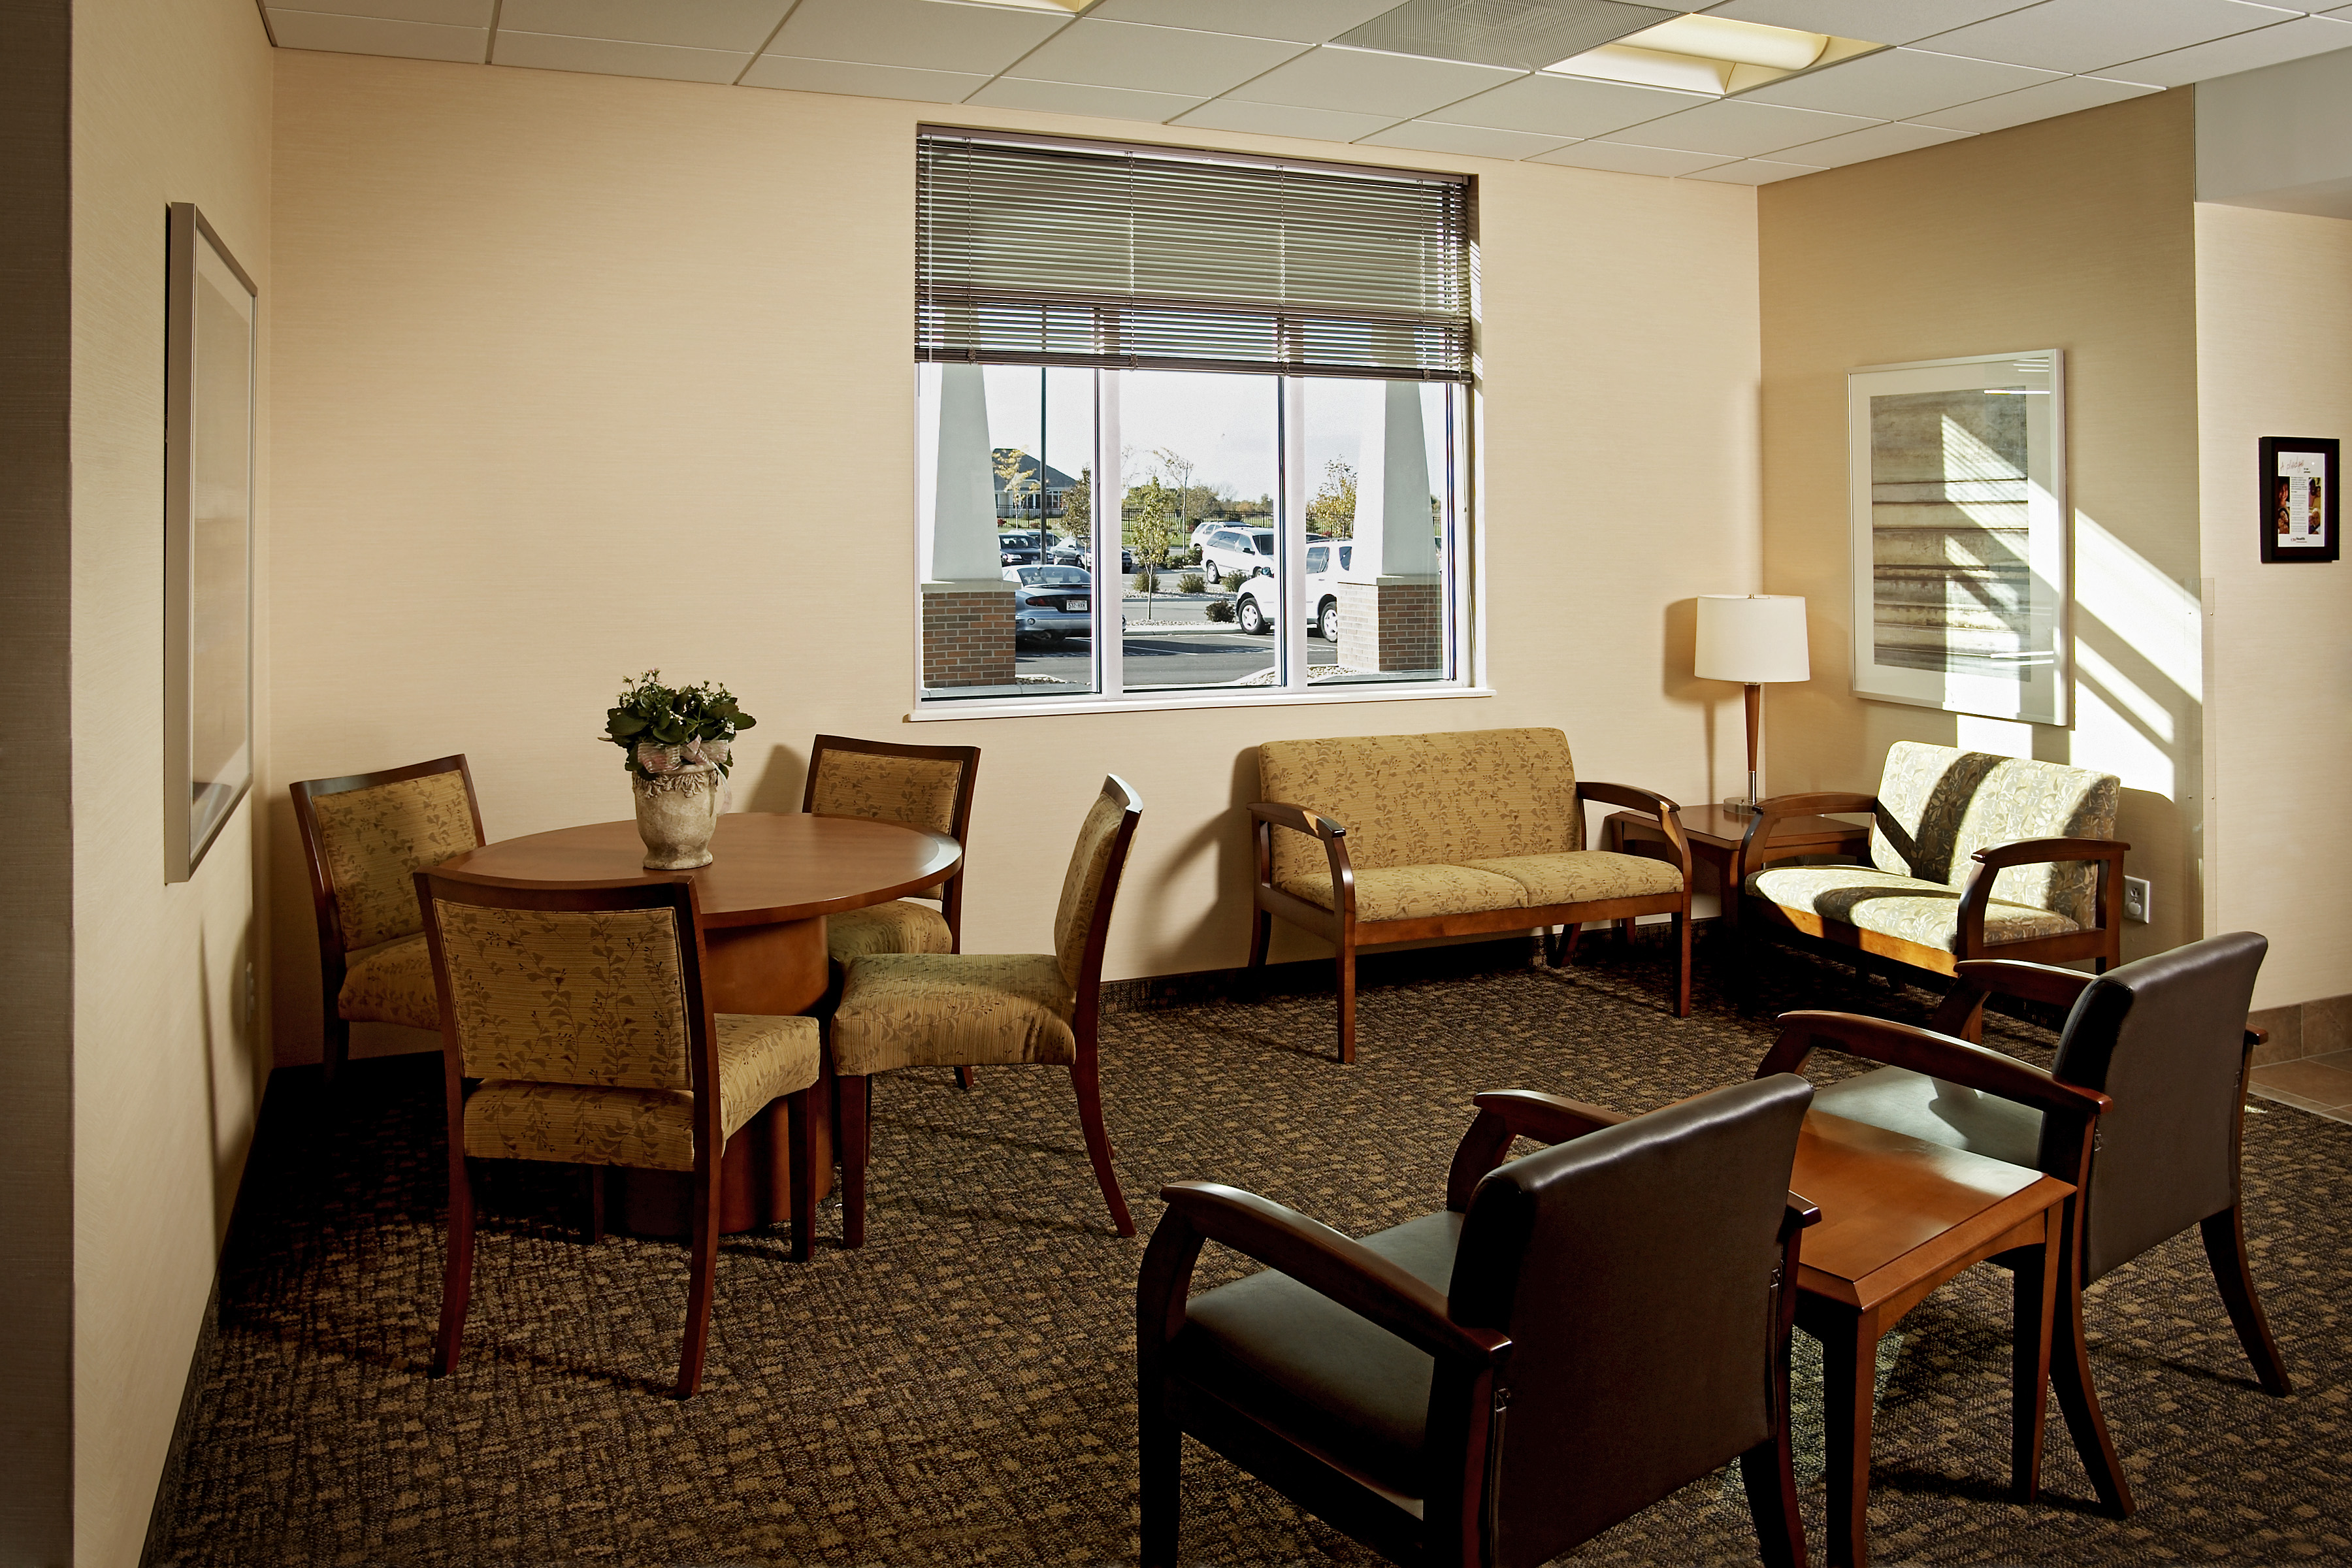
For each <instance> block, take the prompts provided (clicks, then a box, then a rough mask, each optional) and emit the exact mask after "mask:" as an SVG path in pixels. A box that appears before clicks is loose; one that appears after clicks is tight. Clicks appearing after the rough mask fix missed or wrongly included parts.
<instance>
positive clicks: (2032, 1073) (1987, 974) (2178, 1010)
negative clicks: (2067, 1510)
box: [1756, 931, 2293, 1515]
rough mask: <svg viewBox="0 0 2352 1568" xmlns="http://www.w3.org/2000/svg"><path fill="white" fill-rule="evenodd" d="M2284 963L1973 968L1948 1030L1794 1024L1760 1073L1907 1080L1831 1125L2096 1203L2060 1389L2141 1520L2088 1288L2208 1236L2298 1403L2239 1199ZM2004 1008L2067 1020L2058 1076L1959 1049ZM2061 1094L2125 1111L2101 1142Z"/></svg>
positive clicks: (1840, 1017) (1857, 1020)
mask: <svg viewBox="0 0 2352 1568" xmlns="http://www.w3.org/2000/svg"><path fill="white" fill-rule="evenodd" d="M2269 946H2270V943H2269V942H2267V941H2266V940H2265V939H2263V937H2261V936H2258V935H2256V934H2254V933H2253V932H2252V931H2235V932H2232V933H2231V934H2230V935H2227V936H2216V937H2208V938H2207V939H2205V940H2204V941H2202V942H2190V943H2189V944H2188V945H2187V946H2186V947H2178V948H2174V949H2173V950H2172V951H2171V952H2160V953H2158V954H2156V955H2154V956H2153V957H2149V958H2142V959H2136V960H2134V961H2133V962H2131V963H2126V964H2124V965H2123V966H2122V967H2120V968H2117V969H2113V970H2110V971H2108V972H2107V973H2105V974H2104V975H2097V976H2094V975H2088V974H2080V973H2075V972H2074V971H2073V970H2067V969H2054V968H2052V967H2050V966H2048V965H2045V964H2039V963H2014V962H2011V961H2008V960H2000V959H1981V960H1977V961H1973V962H1969V963H1962V964H1960V965H1959V978H1958V984H1957V985H1955V986H1954V987H1953V989H1952V991H1951V994H1949V995H1948V996H1947V997H1946V998H1945V1000H1944V1004H1943V1005H1942V1006H1941V1007H1940V1008H1939V1009H1938V1010H1937V1014H1936V1016H1935V1018H1934V1019H1933V1020H1932V1023H1933V1027H1931V1028H1927V1029H1919V1028H1913V1027H1911V1026H1907V1025H1903V1024H1895V1023H1889V1022H1886V1021H1885V1020H1883V1019H1876V1018H1863V1017H1857V1016H1853V1015H1851V1014H1843V1013H1788V1014H1783V1015H1782V1016H1781V1019H1780V1023H1781V1033H1780V1040H1779V1042H1778V1043H1777V1044H1776V1045H1774V1047H1772V1050H1771V1052H1770V1053H1769V1055H1767V1056H1766V1057H1765V1058H1764V1060H1763V1063H1762V1064H1761V1065H1760V1066H1759V1067H1758V1068H1757V1069H1756V1070H1757V1073H1758V1074H1759V1076H1764V1075H1769V1074H1778V1073H1787V1072H1794V1071H1796V1070H1797V1069H1798V1068H1800V1067H1801V1066H1802V1065H1803V1063H1804V1060H1805V1058H1806V1056H1807V1054H1808V1053H1809V1052H1810V1051H1811V1050H1812V1049H1813V1048H1814V1047H1817V1046H1818V1047H1827V1048H1830V1049H1834V1050H1838V1051H1843V1052H1844V1053H1846V1054H1848V1055H1852V1056H1858V1057H1862V1058H1865V1059H1867V1060H1871V1061H1877V1062H1885V1063H1888V1064H1891V1065H1889V1066H1885V1067H1882V1068H1878V1069H1877V1070H1876V1071H1874V1072H1867V1073H1864V1074H1861V1075H1860V1076H1858V1077H1854V1078H1849V1079H1841V1080H1840V1081H1838V1082H1836V1083H1832V1084H1829V1085H1826V1086H1824V1087H1823V1088H1822V1089H1820V1090H1819V1091H1818V1092H1817V1094H1816V1095H1815V1097H1814V1100H1813V1104H1814V1106H1815V1108H1816V1109H1818V1110H1822V1111H1825V1112H1828V1113H1830V1114H1832V1115H1836V1116H1842V1117H1844V1118H1846V1119H1847V1120H1848V1121H1861V1122H1866V1123H1868V1124H1869V1125H1871V1126H1874V1127H1883V1128H1885V1129H1887V1130H1889V1131H1895V1132H1902V1133H1906V1134H1908V1135H1909V1136H1911V1137H1914V1138H1921V1139H1925V1140H1927V1142H1934V1143H1942V1144H1946V1145H1948V1146H1949V1147H1952V1148H1955V1149H1965V1150H1968V1151H1969V1152H1971V1153H1977V1154H1983V1155H1987V1156H1989V1157H1990V1158H1992V1159H1996V1160H2002V1161H2006V1162H2008V1163H2011V1164H2013V1165H2025V1166H2030V1167H2032V1168H2034V1169H2036V1170H2039V1171H2042V1172H2043V1173H2046V1174H2049V1175H2053V1176H2057V1177H2059V1178H2061V1179H2062V1180H2064V1181H2068V1182H2072V1183H2074V1185H2075V1186H2076V1188H2077V1189H2078V1190H2079V1192H2080V1194H2081V1195H2080V1196H2079V1197H2078V1198H2077V1199H2075V1200H2073V1203H2074V1215H2073V1218H2072V1223H2071V1225H2070V1226H2069V1232H2068V1237H2067V1241H2066V1244H2065V1248H2064V1252H2063V1257H2062V1262H2061V1272H2060V1276H2059V1286H2060V1288H2059V1291H2058V1304H2057V1318H2056V1321H2055V1323H2054V1325H2053V1328H2052V1330H2051V1333H2052V1339H2053V1343H2052V1346H2051V1358H2050V1370H2051V1380H2052V1382H2053V1384H2055V1386H2056V1388H2057V1391H2058V1402H2059V1407H2060V1409H2061V1410H2062V1411H2063V1413H2064V1414H2065V1416H2066V1424H2067V1426H2068V1428H2069V1430H2070V1431H2071V1432H2072V1433H2073V1435H2074V1446H2075V1448H2076V1449H2077V1451H2079V1452H2080V1453H2081V1455H2082V1458H2083V1466H2084V1469H2086V1470H2087V1471H2089V1472H2090V1477H2091V1481H2092V1484H2093V1486H2094V1487H2095V1489H2097V1491H2098V1493H2099V1497H2100V1500H2101V1501H2103V1502H2105V1504H2106V1505H2107V1506H2108V1507H2109V1508H2110V1509H2112V1510H2115V1511H2116V1513H2118V1514H2125V1515H2127V1514H2129V1513H2130V1512H2131V1511H2132V1506H2133V1505H2132V1496H2131V1488H2130V1486H2129V1485H2128V1484H2127V1483H2126V1480H2125V1479H2124V1470H2123V1466H2122V1464H2121V1463H2120V1462H2118V1460H2117V1459H2116V1450H2115V1444H2114V1442H2113V1440H2112V1439H2111V1438H2110V1436H2108V1432H2107V1426H2106V1419H2105V1415H2104V1414H2103V1413H2102V1412H2101V1410H2100V1407H2099V1395H2098V1390H2097V1388H2096V1386H2095V1384H2093V1383H2092V1380H2091V1361H2090V1347H2089V1344H2088V1342H2087V1341H2086V1339H2085V1338H2084V1318H2083V1288H2084V1286H2086V1285H2089V1284H2091V1283H2093V1282H2094V1281H2095V1280H2097V1279H2100V1278H2101V1277H2102V1276H2104V1275H2105V1274H2107V1273H2108V1272H2109V1271H2111V1270H2113V1269H2115V1268H2119V1267H2121V1266H2122V1265H2124V1264H2126V1263H2128V1262H2130V1261H2131V1260H2132V1259H2133V1258H2137V1257H2138V1256H2139V1255H2140V1254H2141V1253H2143V1252H2146V1251H2147V1249H2148V1248H2149V1247H2154V1246H2155V1245H2156V1244H2157V1243H2158V1242H2160V1241H2164V1240H2167V1239H2168V1238H2170V1237H2173V1236H2176V1235H2178V1234H2179V1232H2181V1231H2183V1230H2186V1229H2188V1228H2189V1226H2192V1225H2193V1226H2197V1227H2198V1228H2199V1230H2200V1234H2201V1236H2202V1237H2203V1240H2204V1244H2205V1256H2206V1259H2207V1261H2208V1262H2209V1263H2210V1265H2211V1267H2212V1269H2213V1283H2214V1286H2215V1288H2216V1289H2218V1290H2219V1291H2220V1293H2221V1304H2222V1306H2223V1307H2224V1308H2225V1309H2226V1310H2228V1312H2229V1314H2230V1322H2231V1326H2232V1327H2233V1328H2234V1329H2236V1331H2237V1335H2238V1342H2239V1344H2240V1345H2241V1346H2242V1348H2243V1349H2244V1351H2245V1352H2246V1358H2247V1360H2249V1361H2250V1362H2252V1363H2253V1368H2254V1376H2255V1378H2256V1380H2257V1381H2258V1382H2260V1384H2262V1386H2263V1389H2264V1390H2265V1391H2266V1392H2268V1393H2271V1394H2287V1393H2290V1392H2292V1387H2293V1385H2292V1384H2291V1383H2290V1381H2289V1379H2288V1376H2287V1370H2286V1363H2284V1361H2282V1360H2281V1359H2280V1357H2279V1352H2278V1346H2277V1344H2276V1343H2275V1342H2273V1340H2272V1338H2271V1331H2270V1324H2269V1323H2268V1321H2266V1320H2265V1319H2264V1318H2263V1307H2262V1301H2261V1299H2260V1298H2259V1297H2258V1296H2257V1295H2256V1294H2255V1291H2254V1279H2253V1274H2252V1270H2251V1268H2249V1267H2248V1263H2247V1258H2246V1232H2245V1220H2244V1216H2243V1212H2242V1206H2241V1205H2240V1203H2239V1185H2238V1151H2239V1142H2240V1135H2241V1133H2242V1130H2243V1127H2244V1123H2245V1099H2246V1074H2247V1070H2248V1068H2249V1065H2250V1063H2251V1060H2252V1051H2253V1037H2252V1036H2251V1035H2250V1034H2248V1033H2247V1031H2246V1009H2247V1007H2248V1005H2250V1004H2251V1003H2252V999H2253V992H2254V976H2255V973H2257V972H2258V971H2259V970H2260V969H2261V968H2262V963H2263V954H2264V952H2267V951H2268V950H2269ZM1993 995H2006V996H2014V997H2021V998H2024V999H2027V1000H2030V1001H2033V1002H2039V1003H2042V1004H2046V1005H2053V1006H2058V1007H2064V1008H2067V1009H2069V1011H2068V1013H2067V1016H2066V1023H2065V1026H2064V1029H2063V1033H2062V1034H2061V1035H2060V1037H2059V1041H2058V1054H2057V1057H2056V1058H2055V1059H2054V1060H2053V1063H2052V1065H2051V1067H2050V1068H2049V1070H2048V1071H2047V1072H2044V1071H2043V1070H2042V1069H2041V1068H2035V1067H2032V1066H2029V1065H2028V1064H2026V1063H2023V1062H2020V1061H2017V1060H2015V1059H2014V1058H2011V1057H2008V1056H2006V1055H2004V1054H2002V1053H2000V1052H1999V1051H1994V1050H1990V1049H1987V1048H1986V1047H1981V1046H1973V1045H1970V1044H1969V1043H1968V1042H1967V1041H1966V1040H1964V1039H1962V1038H1960V1036H1961V1034H1962V1033H1963V1031H1967V1030H1969V1029H1971V1027H1972V1026H1973V1025H1974V1024H1975V1023H1976V1021H1977V1019H1978V1016H1979V1015H1980V1014H1981V1012H1982V1010H1983V1007H1984V1005H1985V1001H1986V999H1987V998H1988V997H1989V996H1993ZM2052 1083H2054V1084H2057V1085H2071V1086H2073V1087H2074V1088H2076V1089H2092V1090H2095V1091H2097V1092H2099V1093H2102V1094H2105V1095H2106V1096H2107V1097H2108V1098H2109V1099H2110V1100H2112V1101H2113V1102H2114V1103H2113V1105H2112V1107H2111V1108H2110V1109H2109V1110H2106V1111H2105V1112H2104V1113H2103V1114H2100V1115H2098V1116H2097V1117H2096V1119H2095V1126H2089V1125H2086V1124H2085V1123H2084V1122H2083V1121H2081V1120H2080V1119H2079V1118H2074V1117H2070V1116H2068V1115H2067V1114H2066V1113H2065V1112H2064V1110H2063V1106H2062V1105H2061V1104H2060V1103H2059V1102H2057V1101H2055V1100H2045V1099H2044V1098H2043V1096H2042V1093H2041V1092H2040V1091H2039V1089H2038V1088H2037V1085H2039V1084H2052ZM2004 1260H2005V1259H2004V1258H2003V1257H1996V1258H1995V1259H1994V1261H1995V1262H2001V1261H2004Z"/></svg>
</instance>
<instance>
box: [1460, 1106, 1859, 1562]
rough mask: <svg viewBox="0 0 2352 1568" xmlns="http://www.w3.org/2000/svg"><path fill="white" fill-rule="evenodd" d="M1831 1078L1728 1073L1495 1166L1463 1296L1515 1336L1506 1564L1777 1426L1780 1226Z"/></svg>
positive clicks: (1654, 1493) (1497, 1499)
mask: <svg viewBox="0 0 2352 1568" xmlns="http://www.w3.org/2000/svg"><path fill="white" fill-rule="evenodd" d="M1812 1093H1813V1091H1812V1088H1811V1085H1810V1084H1808V1083H1806V1082H1805V1081H1804V1080H1803V1079H1801V1078H1798V1077H1796V1076H1795V1075H1793V1074H1789V1073H1782V1074H1778V1075H1775V1076H1774V1077H1771V1078H1767V1079H1757V1080H1755V1081H1753V1082H1750V1083H1744V1084H1739V1085H1736V1086H1734V1087H1732V1088H1729V1089H1717V1090H1715V1091H1713V1092H1712V1093H1708V1094H1703V1095H1700V1096H1698V1097H1697V1098H1696V1099H1693V1100H1684V1101H1682V1102H1681V1103H1680V1104H1677V1105H1672V1106H1668V1107H1667V1108H1665V1109H1664V1110H1656V1111H1653V1112H1651V1113H1650V1114H1649V1115H1646V1116H1642V1117H1638V1118H1636V1119H1634V1120H1633V1121H1626V1122H1623V1123H1621V1124H1620V1125H1618V1126H1615V1127H1610V1128H1604V1129H1602V1130H1601V1131H1596V1132H1590V1133H1587V1134H1585V1135H1584V1136H1583V1137H1580V1138H1578V1139H1576V1140H1574V1141H1573V1142H1567V1143H1561V1144H1557V1145H1554V1146H1553V1147H1552V1148H1550V1149H1548V1150H1545V1151H1543V1152H1539V1153H1536V1154H1531V1155H1529V1156H1528V1157H1527V1158H1525V1159H1521V1160H1516V1161H1513V1162H1512V1163H1509V1164H1507V1165H1504V1166H1501V1167H1500V1168H1498V1169H1496V1170H1495V1171H1494V1172H1492V1173H1489V1174H1488V1175H1487V1176H1486V1178H1485V1179H1484V1180H1483V1181H1481V1182H1480V1183H1479V1184H1478V1186H1477V1188H1476V1190H1475V1192H1474V1193H1473V1194H1472V1195H1471V1199H1470V1204H1469V1208H1468V1210H1467V1212H1466V1213H1465V1215H1464V1218H1463V1224H1462V1237H1461V1241H1460V1244H1459V1247H1458V1248H1457V1250H1456V1252H1455V1254H1454V1277H1453V1281H1452V1288H1451V1291H1450V1294H1449V1300H1448V1309H1449V1311H1450V1313H1451V1315H1452V1316H1453V1318H1454V1321H1457V1322H1461V1323H1464V1324H1467V1325H1470V1326H1474V1327H1480V1328H1490V1329H1496V1330H1500V1331H1504V1332H1507V1333H1508V1334H1509V1335H1510V1337H1511V1342H1512V1343H1511V1352H1510V1360H1509V1363H1508V1364H1507V1367H1506V1369H1505V1383H1506V1384H1507V1387H1508V1389H1509V1391H1510V1404H1509V1406H1508V1409H1507V1414H1506V1415H1505V1416H1504V1419H1503V1423H1502V1430H1501V1436H1500V1453H1499V1458H1497V1459H1496V1461H1495V1468H1493V1469H1492V1470H1491V1471H1490V1475H1491V1476H1492V1478H1493V1479H1492V1480H1491V1482H1490V1491H1489V1497H1488V1508H1489V1510H1491V1514H1492V1523H1491V1528H1492V1531H1493V1539H1494V1554H1493V1560H1494V1562H1495V1563H1497V1564H1501V1565H1505V1568H1519V1565H1523V1564H1533V1563H1542V1562H1545V1561H1547V1560H1549V1558H1551V1557H1553V1556H1555V1555H1557V1554H1558V1553H1559V1552H1563V1551H1565V1550H1567V1549H1568V1548H1569V1547H1570V1546H1573V1545H1574V1544H1576V1543H1577V1542H1580V1541H1583V1540H1586V1539H1587V1538H1589V1537H1591V1536H1592V1535H1594V1534H1597V1533H1598V1532H1600V1531H1602V1530H1605V1529H1607V1528H1608V1527H1609V1526H1611V1525H1612V1524H1614V1523H1615V1522H1617V1521H1619V1520H1621V1519H1623V1518H1626V1517H1627V1516H1628V1515H1631V1514H1633V1512H1635V1511H1636V1510H1640V1509H1643V1508H1646V1507H1648V1506H1649V1505H1650V1504H1651V1503H1654V1502H1655V1501H1657V1500H1659V1499H1660V1498H1662V1497H1664V1496H1666V1495H1667V1494H1668V1493H1670V1492H1672V1491H1674V1490H1675V1489H1677V1488H1679V1487H1681V1486H1684V1485H1685V1484H1686V1483H1688V1482H1690V1481H1692V1480H1695V1479H1697V1478H1698V1477H1700V1476H1703V1475H1706V1474H1707V1473H1708V1472H1709V1471H1712V1470H1715V1469H1718V1468H1721V1467H1722V1466H1723V1465H1724V1464H1725V1463H1726V1462H1727V1461H1728V1460H1729V1459H1731V1458H1734V1457H1736V1456H1737V1455H1738V1454H1741V1453H1744V1452H1745V1451H1747V1450H1748V1449H1749V1448H1752V1447H1755V1446H1756V1445H1757V1444H1759V1443H1761V1442H1763V1441H1764V1440H1765V1439H1766V1438H1767V1437H1769V1436H1770V1435H1771V1433H1772V1430H1773V1426H1772V1422H1773V1419H1774V1410H1773V1401H1774V1399H1775V1398H1776V1397H1777V1395H1776V1394H1775V1392H1774V1390H1775V1388H1776V1386H1777V1384H1776V1371H1775V1369H1776V1365H1777V1358H1778V1357H1779V1355H1780V1349H1779V1343H1780V1315H1779V1310H1778V1308H1779V1302H1778V1297H1777V1294H1776V1283H1777V1271H1778V1269H1779V1268H1780V1262H1781V1258H1782V1244H1781V1239H1780V1238H1781V1225H1782V1221H1783V1218H1784V1215H1786V1212H1787V1208H1788V1203H1789V1173H1790V1167H1791V1165H1792V1164H1793V1163H1795V1160H1796V1152H1797V1131H1798V1127H1799V1124H1800V1123H1801V1122H1802V1121H1803V1120H1804V1115H1805V1108H1806V1107H1807V1106H1808V1105H1809V1104H1811V1100H1812ZM1433 1415H1434V1410H1433Z"/></svg>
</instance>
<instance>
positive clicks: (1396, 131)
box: [1360, 120, 1568, 158]
mask: <svg viewBox="0 0 2352 1568" xmlns="http://www.w3.org/2000/svg"><path fill="white" fill-rule="evenodd" d="M1567 140H1568V138H1567V137H1564V136H1538V135H1536V134H1535V133H1533V132H1527V131H1494V130H1490V129H1488V128H1487V127H1486V126H1483V125H1444V124H1441V123H1439V122H1438V121H1433V120H1408V121H1405V122H1404V123H1403V124H1402V125H1391V126H1390V127H1389V128H1388V129H1387V130H1386V131H1383V132H1380V133H1379V134H1377V135H1372V136H1367V137H1365V138H1364V139H1363V141H1362V142H1360V145H1362V146H1369V147H1411V148H1413V149H1415V150H1416V151H1419V152H1423V153H1460V154H1461V155H1462V156H1464V157H1465V158H1532V157H1534V156H1535V155H1536V154H1537V153H1549V152H1550V151H1551V150H1552V149H1553V148H1555V147H1557V146H1559V145H1560V144H1561V143H1562V142H1566V141H1567Z"/></svg>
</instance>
